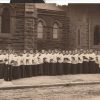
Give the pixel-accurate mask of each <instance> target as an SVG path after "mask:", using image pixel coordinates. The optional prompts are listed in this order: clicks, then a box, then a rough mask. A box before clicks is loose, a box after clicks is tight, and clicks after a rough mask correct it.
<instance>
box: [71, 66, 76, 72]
mask: <svg viewBox="0 0 100 100" xmlns="http://www.w3.org/2000/svg"><path fill="white" fill-rule="evenodd" d="M71 74H77V64H71Z"/></svg>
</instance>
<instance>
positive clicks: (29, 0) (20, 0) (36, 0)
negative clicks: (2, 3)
mask: <svg viewBox="0 0 100 100" xmlns="http://www.w3.org/2000/svg"><path fill="white" fill-rule="evenodd" d="M10 3H45V2H44V0H10Z"/></svg>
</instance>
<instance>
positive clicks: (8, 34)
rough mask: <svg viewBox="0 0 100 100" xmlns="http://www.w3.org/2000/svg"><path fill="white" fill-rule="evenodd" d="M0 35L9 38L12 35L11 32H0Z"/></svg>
mask: <svg viewBox="0 0 100 100" xmlns="http://www.w3.org/2000/svg"><path fill="white" fill-rule="evenodd" d="M0 37H1V38H2V37H3V38H8V37H11V34H10V33H0Z"/></svg>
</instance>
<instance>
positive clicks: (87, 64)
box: [82, 61, 90, 74]
mask: <svg viewBox="0 0 100 100" xmlns="http://www.w3.org/2000/svg"><path fill="white" fill-rule="evenodd" d="M82 66H83V73H84V74H88V73H89V72H90V71H89V62H87V61H83V64H82Z"/></svg>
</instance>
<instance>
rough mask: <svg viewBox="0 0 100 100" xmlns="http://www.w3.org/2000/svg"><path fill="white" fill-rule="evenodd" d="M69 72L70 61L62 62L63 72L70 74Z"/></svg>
mask: <svg viewBox="0 0 100 100" xmlns="http://www.w3.org/2000/svg"><path fill="white" fill-rule="evenodd" d="M70 73H71V64H70V63H63V74H65V75H66V74H70Z"/></svg>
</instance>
